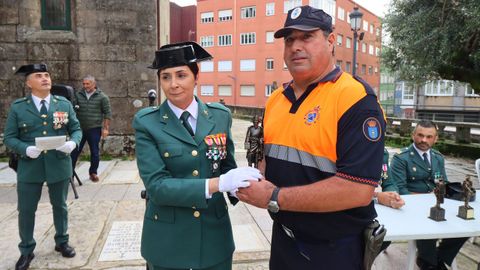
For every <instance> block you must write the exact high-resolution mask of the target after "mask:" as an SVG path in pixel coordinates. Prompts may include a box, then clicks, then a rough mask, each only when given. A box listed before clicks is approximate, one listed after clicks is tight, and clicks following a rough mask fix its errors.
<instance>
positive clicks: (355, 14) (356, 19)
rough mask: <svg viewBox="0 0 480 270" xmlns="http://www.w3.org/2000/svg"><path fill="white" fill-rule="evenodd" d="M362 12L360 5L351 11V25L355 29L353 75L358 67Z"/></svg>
mask: <svg viewBox="0 0 480 270" xmlns="http://www.w3.org/2000/svg"><path fill="white" fill-rule="evenodd" d="M362 16H363V14H362V12H360V11H359V10H358V7H354V8H353V11H352V13H350V26H351V28H352V31H353V69H352V70H353V71H352V75H355V73H356V67H357V38H358V33H357V31H358V30H360V25H361V24H362Z"/></svg>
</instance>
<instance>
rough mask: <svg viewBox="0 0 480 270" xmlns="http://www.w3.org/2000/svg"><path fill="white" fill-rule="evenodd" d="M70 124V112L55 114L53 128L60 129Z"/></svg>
mask: <svg viewBox="0 0 480 270" xmlns="http://www.w3.org/2000/svg"><path fill="white" fill-rule="evenodd" d="M67 123H68V112H54V113H53V128H54V129H60V128H62V126H64V125H66V124H67Z"/></svg>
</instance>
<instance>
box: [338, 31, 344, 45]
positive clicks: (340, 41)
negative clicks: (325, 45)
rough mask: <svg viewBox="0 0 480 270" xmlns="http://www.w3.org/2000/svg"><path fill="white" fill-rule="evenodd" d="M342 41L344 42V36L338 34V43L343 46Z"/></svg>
mask: <svg viewBox="0 0 480 270" xmlns="http://www.w3.org/2000/svg"><path fill="white" fill-rule="evenodd" d="M342 43H343V36H342V35H340V34H338V35H337V45H338V46H342Z"/></svg>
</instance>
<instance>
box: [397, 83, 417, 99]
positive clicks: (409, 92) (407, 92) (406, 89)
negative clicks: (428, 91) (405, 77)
mask: <svg viewBox="0 0 480 270" xmlns="http://www.w3.org/2000/svg"><path fill="white" fill-rule="evenodd" d="M395 88H396V90H395V91H398V92H400V91H401V93H402V99H403V100H413V97H414V95H415V90H414V89H413V85H411V84H407V83H405V82H398V83H397V85H396V87H395Z"/></svg>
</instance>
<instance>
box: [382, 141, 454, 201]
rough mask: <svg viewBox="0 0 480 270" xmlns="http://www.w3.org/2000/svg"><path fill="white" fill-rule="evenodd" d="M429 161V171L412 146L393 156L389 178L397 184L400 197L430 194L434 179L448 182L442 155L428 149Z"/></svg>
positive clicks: (433, 186)
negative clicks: (411, 194) (413, 194)
mask: <svg viewBox="0 0 480 270" xmlns="http://www.w3.org/2000/svg"><path fill="white" fill-rule="evenodd" d="M430 160H431V161H430V162H431V169H430V170H429V168H428V166H427V164H425V162H424V161H423V157H421V156H420V155H419V154H418V152H417V151H416V150H415V148H414V147H413V144H412V145H410V147H407V148H404V149H402V151H401V152H400V153H398V154H396V155H394V156H393V158H392V162H391V166H390V171H391V175H390V176H391V177H392V178H393V180H394V181H395V183H396V184H397V187H398V189H399V192H400V195H403V194H410V193H429V192H432V191H433V189H434V188H435V179H436V178H442V179H443V180H444V181H445V182H448V179H447V174H446V172H445V160H444V158H443V155H442V154H440V152H438V151H437V150H435V149H430Z"/></svg>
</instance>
